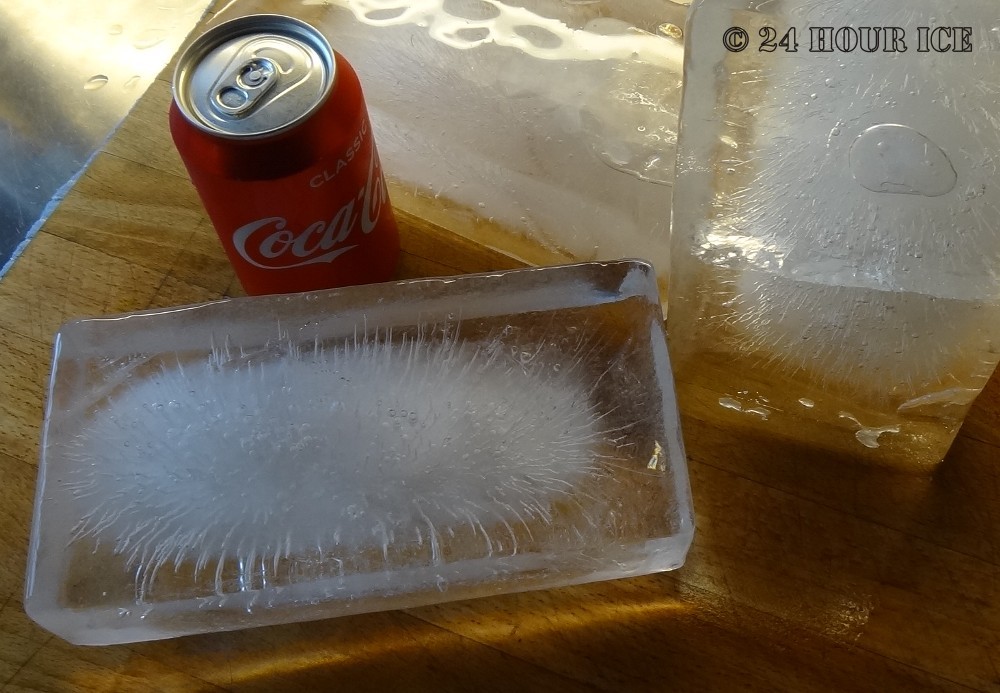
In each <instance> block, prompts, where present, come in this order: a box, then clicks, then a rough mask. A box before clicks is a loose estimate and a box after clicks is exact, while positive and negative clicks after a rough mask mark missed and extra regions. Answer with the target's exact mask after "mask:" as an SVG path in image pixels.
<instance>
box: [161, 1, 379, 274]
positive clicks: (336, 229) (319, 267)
mask: <svg viewBox="0 0 1000 693" xmlns="http://www.w3.org/2000/svg"><path fill="white" fill-rule="evenodd" d="M173 94H174V100H173V103H172V104H171V106H170V132H171V135H172V136H173V138H174V144H176V146H177V150H178V152H179V153H180V155H181V159H183V161H184V165H185V166H186V167H187V170H188V174H189V175H190V176H191V181H192V182H193V183H194V186H195V188H197V190H198V194H199V195H200V196H201V199H202V202H203V203H204V205H205V209H206V211H207V212H208V216H209V218H211V220H212V223H213V225H214V226H215V229H216V231H217V232H218V234H219V238H220V239H221V240H222V244H223V246H224V247H225V250H226V254H227V255H228V256H229V260H230V261H231V262H232V264H233V266H234V267H235V268H236V274H237V276H238V277H239V279H240V283H241V284H243V288H244V289H245V290H246V292H247V293H248V294H271V293H289V292H295V291H311V290H313V289H325V288H330V287H334V286H345V285H348V284H365V283H370V282H378V281H385V280H388V279H390V278H392V276H393V274H394V272H395V270H396V264H397V262H398V258H399V234H398V231H397V229H396V220H395V218H394V217H393V213H392V208H391V207H390V205H389V196H388V192H387V190H386V186H385V180H384V177H383V175H382V167H381V165H380V163H379V158H378V151H377V150H376V148H375V142H374V140H373V138H372V128H371V123H370V121H369V119H368V109H367V107H366V106H365V101H364V96H363V95H362V93H361V84H360V83H359V81H358V76H357V74H356V73H355V72H354V69H353V68H352V67H351V66H350V64H348V62H347V61H346V60H345V59H344V58H343V57H342V56H341V55H340V54H338V53H335V52H334V51H333V49H332V48H331V47H330V44H329V42H328V41H327V40H326V38H325V37H324V36H323V35H322V34H321V33H320V32H318V31H317V30H316V29H314V28H313V27H312V26H310V25H308V24H306V23H305V22H302V21H299V20H297V19H293V18H291V17H284V16H280V15H251V16H246V17H241V18H239V19H234V20H232V21H229V22H226V23H224V24H220V25H218V26H216V27H214V28H213V29H211V30H209V31H208V32H206V33H205V34H204V35H202V36H200V37H199V38H198V39H196V40H195V41H194V42H193V43H192V44H191V45H190V46H189V47H188V48H187V49H186V51H185V52H184V53H183V55H182V56H181V58H180V60H179V62H178V65H177V69H176V72H175V74H174V81H173Z"/></svg>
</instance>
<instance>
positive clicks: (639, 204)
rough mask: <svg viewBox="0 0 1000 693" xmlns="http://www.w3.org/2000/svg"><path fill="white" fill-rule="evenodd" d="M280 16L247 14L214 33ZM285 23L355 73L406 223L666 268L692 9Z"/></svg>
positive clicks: (411, 2) (656, 3) (407, 6)
mask: <svg viewBox="0 0 1000 693" xmlns="http://www.w3.org/2000/svg"><path fill="white" fill-rule="evenodd" d="M273 9H274V7H273V2H272V0H257V1H254V0H241V1H239V2H233V3H230V4H228V5H227V6H226V7H225V8H223V9H222V10H221V11H220V12H219V13H218V16H217V20H218V21H224V20H226V19H232V18H234V17H237V16H241V15H245V14H252V13H254V12H261V11H273ZM281 11H282V12H284V13H286V14H292V15H294V16H296V17H298V18H300V19H303V20H305V21H307V22H309V23H310V24H312V25H313V26H315V27H317V28H318V29H319V30H320V31H322V32H324V33H325V34H326V35H327V37H329V40H330V43H331V44H332V46H333V48H334V50H336V51H338V52H340V53H342V54H343V55H344V57H346V58H347V60H348V61H350V63H351V64H352V65H353V66H354V68H355V70H357V72H358V75H359V77H360V79H361V83H362V87H363V89H364V93H365V98H366V101H367V103H368V108H369V111H370V113H371V119H372V127H373V131H374V134H375V140H376V141H377V142H378V147H379V154H380V156H381V159H382V164H383V168H384V170H385V174H386V177H387V180H388V182H389V189H390V197H391V198H392V202H393V205H394V207H395V208H396V210H397V211H400V212H402V213H403V214H404V215H405V214H407V213H411V214H416V215H417V216H419V217H420V218H422V219H425V220H429V221H431V222H433V223H435V224H438V225H439V226H441V227H443V228H445V229H447V230H448V231H449V232H450V233H454V234H458V235H461V236H465V237H467V238H471V239H473V240H475V241H476V242H478V243H481V244H484V245H488V246H490V247H493V248H496V249H498V250H500V251H502V252H505V253H507V254H510V255H513V256H515V257H517V258H520V259H522V260H524V261H526V262H528V263H531V264H533V265H551V264H558V263H561V262H569V261H585V260H614V259H618V258H621V257H641V258H648V259H650V260H653V261H654V262H655V264H656V266H657V268H658V269H660V270H663V271H665V270H666V269H667V265H666V256H667V253H668V252H669V222H670V185H671V183H672V182H673V173H674V151H675V146H676V138H677V113H678V108H679V103H680V93H681V64H682V60H683V40H682V30H681V28H680V26H681V25H683V22H684V17H685V15H686V11H687V6H686V4H683V3H675V2H672V1H671V0H587V1H586V2H576V1H573V2H566V1H565V0H506V1H505V2H500V1H499V0H332V1H331V2H323V3H318V2H316V3H314V2H305V3H302V4H299V3H287V4H286V5H283V6H282V9H281ZM404 219H405V216H404ZM661 283H663V284H664V288H665V278H662V277H661Z"/></svg>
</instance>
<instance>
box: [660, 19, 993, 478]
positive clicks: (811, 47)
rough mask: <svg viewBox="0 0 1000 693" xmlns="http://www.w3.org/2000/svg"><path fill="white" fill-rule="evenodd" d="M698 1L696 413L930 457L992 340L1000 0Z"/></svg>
mask: <svg viewBox="0 0 1000 693" xmlns="http://www.w3.org/2000/svg"><path fill="white" fill-rule="evenodd" d="M691 9H692V12H691V16H690V18H689V24H688V26H687V51H688V53H687V55H686V63H685V80H686V82H685V83H686V89H685V93H684V100H683V107H682V113H681V121H680V122H681V133H680V140H679V143H678V168H677V179H676V182H675V188H674V208H673V227H672V233H673V239H672V253H673V257H672V266H671V279H670V298H671V305H670V311H669V324H668V329H669V331H670V334H671V350H672V354H673V357H674V362H675V365H676V368H677V380H678V389H679V392H680V395H681V399H682V402H683V403H684V406H687V404H688V403H689V402H690V403H691V406H692V407H698V408H700V409H702V410H703V411H702V413H703V414H704V415H705V416H711V417H713V418H718V417H724V418H725V420H726V421H727V422H728V423H729V424H734V423H735V424H739V423H741V422H742V423H744V424H746V425H747V426H751V427H755V428H768V429H771V430H773V431H775V432H780V433H781V434H783V435H789V436H791V437H794V438H799V439H806V440H809V441H812V442H813V443H819V444H822V445H824V446H830V447H833V448H836V449H839V450H842V451H848V452H849V453H851V454H854V455H861V456H866V457H870V458H873V459H877V460H881V461H901V462H904V463H912V462H916V463H927V464H932V463H935V462H937V461H939V460H940V459H942V457H943V456H944V454H945V452H946V451H947V450H948V447H949V446H950V444H951V441H952V439H953V438H954V435H955V433H956V432H957V430H958V428H959V426H960V425H961V422H962V419H963V417H964V416H965V413H966V411H967V410H968V408H969V406H970V404H971V402H972V401H973V399H974V398H975V397H976V395H977V394H978V393H979V391H980V390H981V389H982V388H983V386H984V385H985V383H986V382H987V380H988V379H989V377H990V374H991V373H992V372H993V370H994V368H995V367H996V364H997V359H998V346H1000V280H998V272H1000V188H998V186H997V168H998V165H1000V120H998V116H997V114H998V113H1000V88H998V86H997V75H998V74H1000V27H998V22H997V16H998V15H997V4H996V2H994V1H993V0H961V1H959V2H941V1H938V0H906V2H868V1H867V0H837V1H836V2H832V1H829V0H779V1H771V2H760V1H759V0H703V1H700V2H695V3H694V4H692V8H691ZM941 27H946V28H950V27H955V29H946V30H945V31H944V32H942V31H938V29H939V28H941ZM960 27H965V29H959V28H960ZM731 28H732V31H730V29H731ZM738 29H742V30H743V31H745V32H746V34H745V35H746V37H747V39H748V41H747V42H746V43H747V45H746V47H745V49H743V50H741V51H730V50H727V49H726V47H725V45H724V44H725V42H726V41H729V42H730V47H731V48H733V49H735V48H738V47H739V45H738V44H740V38H741V37H740V35H739V33H738V31H737V30H738ZM727 31H728V32H729V33H727ZM790 31H791V32H792V33H789V32H790ZM734 39H736V40H735V42H734ZM768 39H770V42H769V43H765V42H766V41H767V40H768ZM783 39H786V40H784V41H783ZM796 43H797V45H796ZM768 48H770V49H771V51H770V52H769V51H768ZM943 48H949V50H948V51H947V52H939V51H940V50H941V49H943ZM796 49H797V50H796Z"/></svg>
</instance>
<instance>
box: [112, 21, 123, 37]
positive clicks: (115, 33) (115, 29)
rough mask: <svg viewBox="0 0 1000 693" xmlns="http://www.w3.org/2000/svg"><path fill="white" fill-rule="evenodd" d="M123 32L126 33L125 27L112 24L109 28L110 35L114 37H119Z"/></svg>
mask: <svg viewBox="0 0 1000 693" xmlns="http://www.w3.org/2000/svg"><path fill="white" fill-rule="evenodd" d="M123 31H125V27H123V26H122V25H121V24H112V25H111V26H110V27H108V33H109V34H111V35H112V36H118V35H119V34H121V33H122V32H123Z"/></svg>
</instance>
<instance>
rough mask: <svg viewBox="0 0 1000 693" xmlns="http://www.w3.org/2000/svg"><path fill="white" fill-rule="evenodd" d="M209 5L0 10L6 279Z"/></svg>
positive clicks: (0, 260) (179, 1) (0, 256)
mask: <svg viewBox="0 0 1000 693" xmlns="http://www.w3.org/2000/svg"><path fill="white" fill-rule="evenodd" d="M208 4H209V2H208V0H159V1H158V2H155V3H151V2H147V1H146V0H104V1H102V2H62V1H61V0H5V1H4V2H3V3H0V29H2V32H3V36H4V40H3V41H2V42H0V64H3V66H4V68H5V70H4V87H3V90H2V91H0V158H2V159H3V161H4V162H5V165H4V166H3V168H0V276H2V275H3V274H4V273H5V272H6V271H7V269H8V268H9V267H10V266H11V265H12V264H13V261H14V258H15V256H16V255H17V254H19V253H20V252H21V251H22V250H23V248H24V247H25V245H26V243H27V240H26V239H30V238H31V236H33V234H34V232H35V231H37V229H38V227H39V226H41V224H42V223H43V222H44V221H45V218H47V216H48V215H49V214H50V213H51V211H52V209H53V208H54V205H55V204H57V203H58V202H59V201H60V200H61V199H62V196H63V195H65V194H66V192H67V191H68V189H69V187H70V185H71V183H72V182H73V181H75V180H76V177H77V176H78V175H79V174H80V171H81V170H82V169H83V167H84V166H85V165H86V164H87V162H88V160H89V159H90V157H91V156H92V155H93V154H94V152H95V151H96V150H97V149H98V147H100V146H101V143H102V142H103V141H104V140H105V139H106V138H107V137H108V135H109V133H110V132H111V131H112V129H113V128H114V127H115V126H116V125H117V124H118V122H119V121H120V120H121V119H122V118H123V117H124V116H125V114H126V113H128V111H129V109H130V108H131V107H132V106H133V105H134V104H135V102H136V100H137V99H138V98H139V96H141V95H142V93H143V92H144V91H145V89H146V87H148V86H149V85H150V84H151V83H152V81H153V79H154V78H155V77H156V75H157V73H159V72H160V70H162V69H163V68H164V66H165V65H166V64H167V61H168V60H169V59H170V56H171V55H172V54H173V52H174V51H175V50H176V49H177V47H178V46H179V45H180V44H181V42H182V41H183V39H184V37H185V36H186V35H187V33H188V32H189V31H191V29H192V28H194V26H195V24H196V23H197V22H198V19H199V18H200V17H201V15H202V13H203V12H204V11H205V9H206V7H207V6H208Z"/></svg>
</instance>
